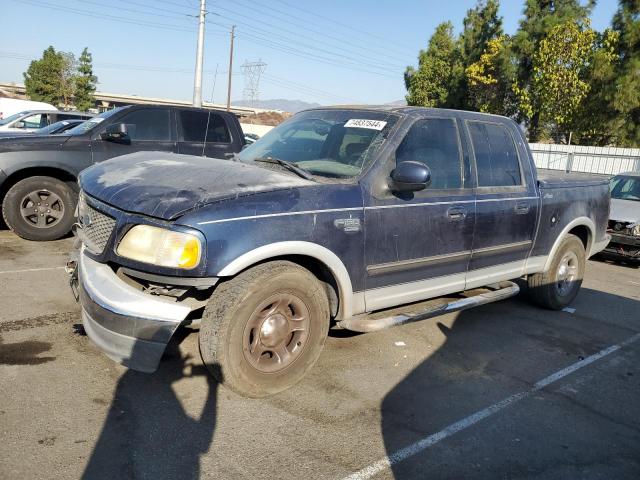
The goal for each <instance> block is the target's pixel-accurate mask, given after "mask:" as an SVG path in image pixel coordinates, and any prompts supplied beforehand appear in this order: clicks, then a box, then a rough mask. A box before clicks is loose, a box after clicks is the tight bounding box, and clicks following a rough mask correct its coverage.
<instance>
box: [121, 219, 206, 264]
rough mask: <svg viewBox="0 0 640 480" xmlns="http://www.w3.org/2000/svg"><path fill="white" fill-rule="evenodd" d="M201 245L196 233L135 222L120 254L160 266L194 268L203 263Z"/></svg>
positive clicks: (124, 239) (122, 245)
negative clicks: (175, 230) (201, 260)
mask: <svg viewBox="0 0 640 480" xmlns="http://www.w3.org/2000/svg"><path fill="white" fill-rule="evenodd" d="M201 252H202V245H201V244H200V239H198V237H196V236H195V235H191V234H188V233H182V232H174V231H172V230H167V229H165V228H159V227H152V226H151V225H136V226H135V227H133V228H132V229H131V230H129V231H128V232H127V233H126V235H125V236H124V238H123V239H122V241H121V242H120V245H118V249H117V253H118V255H120V256H122V257H126V258H130V259H132V260H137V261H139V262H144V263H151V264H153V265H158V266H161V267H171V268H193V267H195V266H197V265H198V263H200V256H201Z"/></svg>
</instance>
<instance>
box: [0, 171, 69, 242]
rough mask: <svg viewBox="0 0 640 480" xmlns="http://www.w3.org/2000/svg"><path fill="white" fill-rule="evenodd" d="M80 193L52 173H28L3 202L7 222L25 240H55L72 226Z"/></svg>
mask: <svg viewBox="0 0 640 480" xmlns="http://www.w3.org/2000/svg"><path fill="white" fill-rule="evenodd" d="M76 203H77V195H76V193H75V192H74V191H73V189H71V188H70V187H69V185H68V184H66V183H65V182H63V181H61V180H58V179H57V178H53V177H44V176H38V177H29V178H25V179H24V180H20V181H19V182H18V183H16V184H15V185H13V186H12V187H11V188H10V189H9V191H8V192H7V194H6V195H5V197H4V201H3V202H2V216H3V218H4V221H5V223H6V224H7V226H8V227H9V228H10V229H11V230H13V231H14V232H15V233H16V234H17V235H18V236H20V237H22V238H24V239H26V240H36V241H45V240H56V239H58V238H60V237H62V236H64V235H66V234H67V233H69V231H70V230H71V227H72V226H73V222H74V213H75V208H76Z"/></svg>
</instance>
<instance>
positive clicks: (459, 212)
mask: <svg viewBox="0 0 640 480" xmlns="http://www.w3.org/2000/svg"><path fill="white" fill-rule="evenodd" d="M447 216H448V217H449V219H451V220H464V219H465V218H466V216H467V211H466V210H465V209H464V208H462V207H451V208H450V209H449V210H447Z"/></svg>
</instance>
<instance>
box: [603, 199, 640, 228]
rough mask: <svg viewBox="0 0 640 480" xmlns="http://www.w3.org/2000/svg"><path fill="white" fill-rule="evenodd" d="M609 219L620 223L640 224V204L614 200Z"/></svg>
mask: <svg viewBox="0 0 640 480" xmlns="http://www.w3.org/2000/svg"><path fill="white" fill-rule="evenodd" d="M609 218H610V219H611V220H616V221H618V222H628V223H640V202H638V201H635V200H621V199H619V198H612V199H611V213H610V214H609Z"/></svg>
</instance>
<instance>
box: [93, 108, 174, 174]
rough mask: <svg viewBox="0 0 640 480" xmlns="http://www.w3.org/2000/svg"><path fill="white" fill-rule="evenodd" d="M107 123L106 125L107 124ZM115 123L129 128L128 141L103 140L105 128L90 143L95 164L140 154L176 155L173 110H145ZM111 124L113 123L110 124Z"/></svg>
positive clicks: (131, 113)
mask: <svg viewBox="0 0 640 480" xmlns="http://www.w3.org/2000/svg"><path fill="white" fill-rule="evenodd" d="M105 123H106V122H105ZM115 123H124V124H125V125H126V126H127V135H128V136H127V138H126V139H124V140H123V141H110V140H102V139H101V138H100V133H101V132H103V131H104V130H105V128H106V127H107V125H104V124H103V125H104V126H103V127H102V128H101V129H100V130H99V131H98V132H96V134H95V135H94V137H93V138H92V140H91V152H92V160H93V162H101V161H103V160H107V159H109V158H113V157H118V156H120V155H126V154H127V153H133V152H141V151H160V152H175V151H176V142H175V135H174V133H173V131H174V129H173V128H172V127H171V125H172V123H171V111H170V110H169V109H168V108H142V109H137V110H134V111H132V112H129V113H127V114H125V115H124V116H123V117H121V118H120V119H118V120H116V121H115ZM109 124H112V123H111V122H109Z"/></svg>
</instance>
